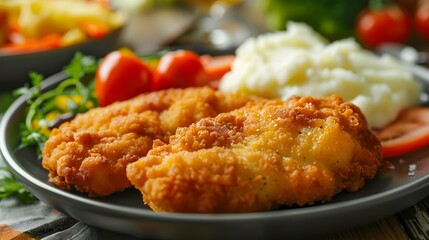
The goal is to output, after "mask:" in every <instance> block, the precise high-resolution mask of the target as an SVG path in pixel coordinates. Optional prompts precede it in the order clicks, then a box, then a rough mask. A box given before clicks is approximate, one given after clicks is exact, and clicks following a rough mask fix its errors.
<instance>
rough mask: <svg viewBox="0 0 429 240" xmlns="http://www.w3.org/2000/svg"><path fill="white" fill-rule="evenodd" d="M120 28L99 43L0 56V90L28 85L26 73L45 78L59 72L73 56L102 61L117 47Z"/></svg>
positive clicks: (93, 40)
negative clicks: (100, 58) (40, 75)
mask: <svg viewBox="0 0 429 240" xmlns="http://www.w3.org/2000/svg"><path fill="white" fill-rule="evenodd" d="M121 32H122V28H119V29H116V30H113V31H112V32H110V33H109V34H108V35H107V36H105V37H103V38H100V39H90V40H87V41H85V42H82V43H79V44H75V45H71V46H68V47H63V48H58V49H52V50H46V51H40V52H32V53H24V54H12V55H0V90H1V92H6V91H11V90H13V89H16V88H18V87H22V86H24V85H25V84H26V83H29V82H30V79H29V72H31V71H33V72H37V73H40V74H42V75H43V76H44V77H48V76H50V75H52V74H54V73H57V72H59V71H61V70H62V69H63V67H64V66H66V65H67V64H68V63H70V61H71V59H72V58H73V56H74V55H75V53H76V52H81V53H83V54H87V55H93V56H96V57H103V56H104V55H105V54H107V53H108V52H110V51H112V50H114V49H116V48H118V47H119V46H120V36H121Z"/></svg>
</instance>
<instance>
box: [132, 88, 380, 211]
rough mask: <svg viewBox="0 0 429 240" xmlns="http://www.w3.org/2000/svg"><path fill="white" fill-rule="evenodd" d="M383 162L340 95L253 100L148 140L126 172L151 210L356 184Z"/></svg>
mask: <svg viewBox="0 0 429 240" xmlns="http://www.w3.org/2000/svg"><path fill="white" fill-rule="evenodd" d="M381 162H382V153H381V145H380V142H379V140H378V139H377V138H376V137H375V136H374V135H373V134H372V133H371V131H369V130H368V126H367V122H366V119H365V117H364V116H363V114H362V113H361V111H360V109H359V108H358V107H356V106H355V105H352V104H351V103H346V102H344V101H343V100H342V99H341V98H340V97H338V96H331V97H327V98H321V99H318V98H312V97H305V98H299V97H292V98H290V99H289V100H287V101H285V102H283V101H281V100H258V101H255V102H250V103H249V104H247V105H246V106H245V107H243V108H240V109H237V110H234V111H232V112H229V113H223V114H219V115H218V116H216V117H214V118H206V119H202V120H200V121H199V122H197V123H195V124H192V125H190V126H189V127H184V128H179V129H178V130H177V132H176V134H175V135H173V136H171V137H170V141H169V144H164V143H162V142H160V141H155V142H154V148H153V149H152V150H151V151H150V152H149V153H148V155H147V156H146V157H143V158H141V159H140V160H138V161H136V162H134V163H132V164H130V165H128V167H127V176H128V179H129V180H130V181H131V183H132V184H133V185H134V186H135V187H136V188H137V189H139V190H140V191H141V193H142V195H143V199H144V202H145V203H146V204H148V205H149V206H150V207H151V208H152V209H153V210H155V211H165V212H195V213H229V212H254V211H265V210H272V209H275V208H277V207H278V206H280V205H295V204H296V205H299V206H302V205H305V204H312V203H315V202H326V201H329V200H330V199H331V198H332V197H333V196H334V195H335V194H337V193H339V192H341V191H342V190H344V189H346V190H348V191H356V190H358V189H359V188H362V187H363V186H364V183H365V180H366V179H371V178H373V177H374V175H375V174H376V173H377V170H378V169H379V167H380V165H381Z"/></svg>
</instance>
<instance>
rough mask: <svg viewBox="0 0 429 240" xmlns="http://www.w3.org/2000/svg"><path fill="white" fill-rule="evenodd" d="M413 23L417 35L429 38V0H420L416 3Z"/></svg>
mask: <svg viewBox="0 0 429 240" xmlns="http://www.w3.org/2000/svg"><path fill="white" fill-rule="evenodd" d="M414 24H415V26H416V30H417V33H418V34H419V36H420V37H422V38H423V39H425V40H429V1H420V2H419V4H418V5H417V9H416V12H415V14H414Z"/></svg>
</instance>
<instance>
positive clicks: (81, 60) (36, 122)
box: [15, 53, 98, 157]
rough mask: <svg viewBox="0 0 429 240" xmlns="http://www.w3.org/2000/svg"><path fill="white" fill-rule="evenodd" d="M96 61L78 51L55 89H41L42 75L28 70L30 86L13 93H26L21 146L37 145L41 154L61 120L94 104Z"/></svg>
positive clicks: (38, 152)
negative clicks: (65, 74)
mask: <svg viewBox="0 0 429 240" xmlns="http://www.w3.org/2000/svg"><path fill="white" fill-rule="evenodd" d="M97 66H98V61H97V60H96V59H95V58H94V57H91V56H84V55H82V54H81V53H77V54H76V55H75V56H74V58H73V59H72V61H71V62H70V64H69V65H67V66H66V67H65V68H64V70H65V72H66V73H67V75H68V76H69V77H68V78H67V79H65V80H63V81H62V82H61V83H60V84H59V85H58V86H57V87H56V88H54V89H52V90H49V91H46V92H41V83H42V81H43V79H44V78H43V76H41V75H40V74H37V73H30V79H31V85H32V87H29V86H25V87H22V88H19V89H17V90H16V91H15V95H17V96H19V95H23V94H26V95H28V96H29V98H28V100H27V102H28V104H29V107H28V110H27V114H26V117H25V123H24V124H23V126H22V127H21V145H20V148H23V147H28V146H37V154H38V156H39V157H40V156H41V155H40V154H41V151H42V149H43V145H44V143H45V142H46V140H47V139H48V137H49V134H50V130H51V128H53V127H56V125H58V124H59V123H61V121H62V120H68V119H70V118H72V117H73V116H75V115H76V114H78V113H83V112H86V111H88V110H89V109H91V108H93V107H95V106H97V104H98V103H97V100H96V98H95V97H94V95H93V93H94V91H93V87H94V84H93V82H94V76H95V72H96V70H97Z"/></svg>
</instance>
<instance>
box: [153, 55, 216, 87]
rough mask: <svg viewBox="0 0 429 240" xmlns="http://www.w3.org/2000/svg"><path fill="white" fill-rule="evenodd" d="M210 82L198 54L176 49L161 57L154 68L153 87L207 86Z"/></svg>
mask: <svg viewBox="0 0 429 240" xmlns="http://www.w3.org/2000/svg"><path fill="white" fill-rule="evenodd" d="M209 82H210V79H209V77H208V76H207V73H206V72H205V70H204V67H203V65H202V63H201V61H200V57H199V55H197V54H196V53H194V52H192V51H189V50H177V51H172V52H169V53H166V54H165V55H163V56H162V57H161V59H160V60H159V63H158V65H157V68H156V75H155V79H154V89H155V90H160V89H167V88H186V87H197V86H207V85H208V84H209Z"/></svg>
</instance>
